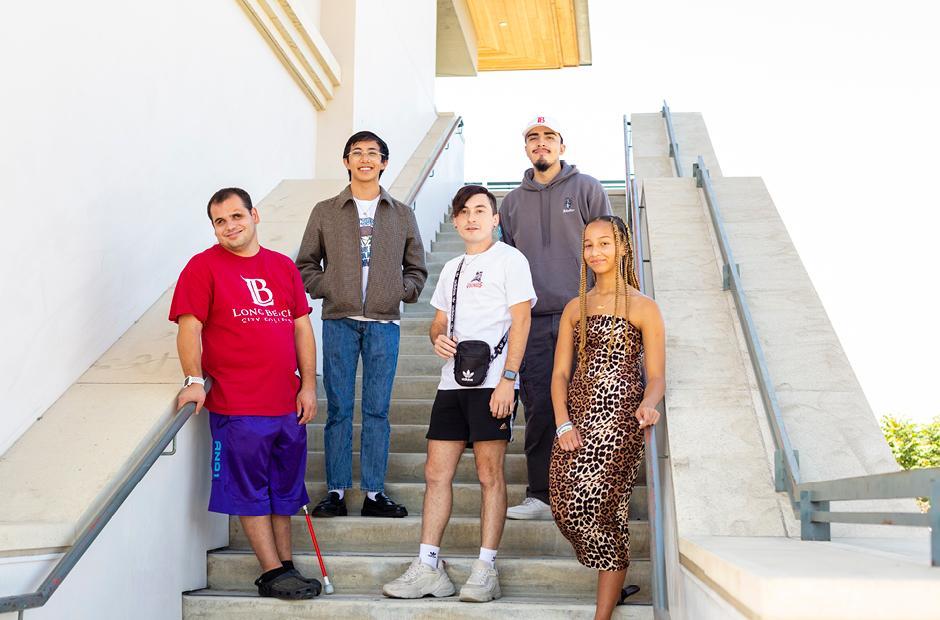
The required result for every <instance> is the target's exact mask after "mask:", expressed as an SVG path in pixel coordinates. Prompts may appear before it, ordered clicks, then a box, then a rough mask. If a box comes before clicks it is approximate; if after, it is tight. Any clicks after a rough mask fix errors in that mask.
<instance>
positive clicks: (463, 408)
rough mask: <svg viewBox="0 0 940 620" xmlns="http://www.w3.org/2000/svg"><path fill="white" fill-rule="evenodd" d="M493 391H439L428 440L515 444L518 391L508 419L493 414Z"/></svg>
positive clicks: (480, 389)
mask: <svg viewBox="0 0 940 620" xmlns="http://www.w3.org/2000/svg"><path fill="white" fill-rule="evenodd" d="M492 395H493V388H473V389H465V390H438V391H437V396H435V397H434V406H433V407H431V423H430V425H429V426H428V434H427V435H426V436H425V437H426V438H427V439H439V440H442V441H466V442H467V443H468V444H471V443H473V442H474V441H491V440H494V439H502V440H504V441H512V424H513V422H514V421H515V419H516V407H517V406H518V405H519V390H516V391H515V403H514V404H513V407H512V413H511V414H509V417H507V418H494V417H493V414H492V413H491V412H490V397H491V396H492Z"/></svg>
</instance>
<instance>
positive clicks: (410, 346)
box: [398, 333, 444, 364]
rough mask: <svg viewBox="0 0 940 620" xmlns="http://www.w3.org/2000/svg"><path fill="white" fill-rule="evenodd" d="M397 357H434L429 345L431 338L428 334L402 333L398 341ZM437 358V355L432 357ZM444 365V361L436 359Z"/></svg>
mask: <svg viewBox="0 0 940 620" xmlns="http://www.w3.org/2000/svg"><path fill="white" fill-rule="evenodd" d="M398 354H399V355H434V347H433V346H432V345H431V338H430V337H429V336H428V334H415V335H411V334H405V333H402V335H401V338H400V340H399V341H398ZM434 357H437V355H434ZM437 359H439V360H440V361H441V364H443V363H444V360H443V359H441V358H439V357H437Z"/></svg>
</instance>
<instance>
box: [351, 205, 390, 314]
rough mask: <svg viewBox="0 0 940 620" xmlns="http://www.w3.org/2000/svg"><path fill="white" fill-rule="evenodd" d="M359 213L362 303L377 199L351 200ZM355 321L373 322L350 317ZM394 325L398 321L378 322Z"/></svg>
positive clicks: (367, 279)
mask: <svg viewBox="0 0 940 620" xmlns="http://www.w3.org/2000/svg"><path fill="white" fill-rule="evenodd" d="M353 200H354V201H355V202H356V209H357V210H358V211H359V260H360V261H361V262H362V301H363V302H365V300H366V286H367V285H368V284H369V263H370V262H371V261H372V230H373V228H374V227H375V209H376V207H378V206H379V197H378V196H376V197H375V198H373V199H372V200H360V199H358V198H353ZM349 318H351V319H355V320H357V321H375V320H376V319H370V318H368V317H365V316H351V317H349ZM379 322H380V323H395V324H398V321H379Z"/></svg>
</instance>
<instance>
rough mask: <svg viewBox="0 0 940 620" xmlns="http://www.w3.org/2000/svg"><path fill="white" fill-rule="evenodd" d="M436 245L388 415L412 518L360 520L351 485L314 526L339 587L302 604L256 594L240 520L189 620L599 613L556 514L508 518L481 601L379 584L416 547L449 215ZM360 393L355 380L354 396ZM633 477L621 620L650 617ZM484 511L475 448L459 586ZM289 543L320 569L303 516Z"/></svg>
mask: <svg viewBox="0 0 940 620" xmlns="http://www.w3.org/2000/svg"><path fill="white" fill-rule="evenodd" d="M611 202H612V204H613V206H614V212H615V213H617V214H619V215H621V216H623V215H624V209H625V197H624V195H623V191H622V190H621V191H620V192H619V194H617V193H616V192H614V193H612V195H611ZM429 249H430V250H431V251H430V253H429V254H428V270H429V272H430V274H431V275H430V277H429V280H428V283H427V286H426V287H425V289H424V292H423V293H422V294H421V297H420V300H419V302H418V303H416V304H409V305H407V306H406V307H405V313H404V315H403V317H402V321H401V350H400V358H399V363H398V374H397V377H396V379H395V385H394V388H393V393H392V404H391V409H390V412H389V417H390V420H391V423H392V434H391V453H390V455H389V467H388V475H387V484H386V489H387V491H388V493H389V495H390V496H391V497H392V498H393V499H395V500H396V501H398V502H402V503H404V504H405V505H406V506H407V507H408V510H409V513H410V516H408V517H407V518H404V519H374V518H363V517H360V516H358V513H359V508H360V506H361V505H362V493H361V492H360V491H359V490H358V489H355V490H351V491H348V492H347V496H346V502H347V506H349V509H350V516H348V517H345V518H336V519H317V520H315V522H314V527H315V528H316V530H317V537H318V540H319V542H320V547H321V550H322V552H323V554H324V560H325V562H326V564H327V568H328V570H329V571H330V574H331V580H332V581H333V583H334V585H335V587H336V593H335V594H333V595H330V596H321V597H320V598H318V599H315V600H312V601H300V602H287V601H278V600H274V599H263V598H260V597H258V596H257V595H256V594H255V591H254V588H253V586H252V581H253V580H254V579H255V578H256V577H257V575H258V570H259V569H258V564H257V561H256V560H255V558H254V556H253V554H252V553H251V551H250V547H249V545H248V541H247V539H246V538H245V536H244V533H243V532H242V530H241V528H240V526H239V523H238V520H237V519H232V520H231V523H230V542H229V546H228V547H227V548H224V549H219V550H216V551H213V552H211V553H209V557H208V587H207V588H206V589H204V590H199V591H196V592H190V593H187V594H185V595H184V596H183V617H184V618H188V619H197V618H199V619H222V618H226V619H228V618H253V619H254V618H300V617H303V618H383V619H385V618H505V617H510V616H515V615H518V614H528V615H533V616H534V615H537V616H538V617H539V618H541V619H544V620H547V619H551V618H559V619H561V618H565V619H567V618H592V617H593V615H594V611H593V609H594V589H595V584H596V572H595V571H592V570H589V569H587V568H585V567H583V566H581V565H580V564H579V563H578V562H577V560H576V559H575V558H574V555H573V552H572V549H571V546H570V545H569V543H568V541H566V540H565V539H564V538H563V537H562V536H561V534H560V533H559V532H558V529H557V528H556V527H555V524H554V523H553V522H551V521H507V523H506V529H505V533H504V535H503V540H502V544H501V545H500V554H499V559H498V561H497V562H498V567H499V569H500V582H501V585H502V589H503V594H504V596H503V598H502V599H500V600H498V601H494V602H491V603H487V604H483V605H474V604H470V603H461V602H459V601H458V600H457V598H456V597H450V598H447V599H422V600H417V601H398V600H392V599H386V598H385V597H383V596H382V594H381V587H382V584H383V583H385V582H387V581H391V580H392V579H394V578H395V577H397V576H398V575H400V574H401V573H402V572H404V570H405V569H406V568H407V566H408V564H409V563H410V562H411V560H412V559H413V558H414V557H415V556H416V555H417V550H418V544H419V542H420V540H419V538H420V528H421V516H420V512H421V505H422V501H423V496H424V474H423V469H424V462H425V451H426V440H425V439H424V434H425V432H426V430H427V421H428V417H429V415H430V410H431V404H432V402H433V399H434V394H435V391H436V389H437V384H438V379H439V376H440V367H441V360H440V359H439V358H437V357H436V356H435V355H434V354H433V353H432V351H431V346H430V343H429V341H428V330H429V328H430V322H431V317H432V316H433V314H434V310H433V308H432V307H431V306H430V303H429V302H430V298H431V295H432V293H433V291H434V287H435V285H436V284H437V277H438V275H439V273H440V270H441V267H442V266H443V264H444V263H445V262H446V261H447V260H449V259H450V258H453V257H454V256H457V255H458V254H460V253H462V250H463V243H462V242H461V241H460V238H459V237H458V236H457V234H456V232H455V231H454V230H453V227H452V226H451V225H450V224H449V223H448V222H444V223H442V224H441V227H440V230H439V232H438V233H437V235H436V238H435V239H434V240H432V241H431V244H430V248H429ZM320 390H321V400H320V413H319V416H318V418H317V423H316V424H312V425H310V428H309V449H310V459H309V466H308V467H309V468H308V473H307V481H308V482H307V486H308V490H309V493H310V496H311V499H312V501H313V502H316V501H318V499H319V498H320V497H321V496H322V494H323V493H324V492H325V490H326V489H325V484H324V481H323V479H324V473H323V472H324V466H323V459H324V455H323V423H324V422H325V417H326V400H325V398H323V390H322V385H321V386H320ZM358 390H359V388H358V387H357V393H359V391H358ZM359 406H360V402H359V401H358V400H357V402H356V418H355V422H356V424H357V425H356V428H355V429H354V446H353V450H354V451H356V450H358V445H359V429H360V427H359V426H358V423H359V420H360V412H359ZM523 419H524V412H523V411H522V407H521V406H520V409H519V415H518V417H517V421H516V425H517V426H516V429H515V430H516V433H515V436H516V441H514V442H513V443H512V444H510V446H509V453H508V455H507V458H506V478H507V483H508V484H509V502H510V505H513V504H515V503H517V502H519V501H521V500H522V498H523V497H524V496H525V486H526V468H525V455H524V454H523V450H522V446H523V440H522V437H523V433H524V430H525V427H524V425H523ZM353 463H354V470H353V481H354V482H356V481H357V480H358V476H359V473H358V453H357V454H355V455H354V458H353ZM637 484H638V487H637V488H636V490H635V492H634V494H633V499H632V504H631V517H632V519H634V520H633V521H631V524H630V531H631V540H632V553H633V564H632V566H631V568H630V572H629V574H628V577H627V582H628V583H635V584H637V585H639V586H640V588H641V591H640V593H639V594H637V595H634V596H633V597H631V603H632V604H631V605H628V606H625V607H621V608H619V609H618V610H617V612H616V614H615V617H617V618H652V610H651V608H650V607H649V606H648V604H649V600H650V593H649V581H650V565H649V530H648V526H647V522H646V517H647V497H646V487H645V486H643V485H645V472H643V471H642V470H641V473H640V477H639V479H638V483H637ZM479 513H480V491H479V485H478V484H477V479H476V472H475V469H474V463H473V454H472V452H471V451H467V452H466V453H465V454H464V456H463V457H462V459H461V462H460V465H459V468H458V472H457V477H456V480H455V484H454V509H453V516H452V518H451V521H450V524H449V525H448V527H447V531H446V532H445V535H444V540H443V544H442V549H441V551H442V557H443V558H444V560H445V561H446V562H447V564H448V572H449V573H450V576H451V579H452V580H453V581H454V583H455V584H456V585H457V586H458V587H459V586H460V584H462V583H463V582H464V581H466V579H467V577H468V575H469V572H470V565H471V563H472V561H473V559H474V558H475V557H476V554H477V551H478V549H479V546H480V540H479V536H480V532H479ZM293 541H294V549H295V553H296V555H295V562H296V563H297V564H298V566H299V568H300V569H301V570H302V571H303V572H304V574H306V575H310V576H317V577H319V576H320V573H319V567H318V566H317V560H316V556H315V554H314V553H313V549H312V546H311V543H310V539H309V535H308V533H307V531H306V524H305V523H304V519H303V517H302V516H296V517H294V520H293Z"/></svg>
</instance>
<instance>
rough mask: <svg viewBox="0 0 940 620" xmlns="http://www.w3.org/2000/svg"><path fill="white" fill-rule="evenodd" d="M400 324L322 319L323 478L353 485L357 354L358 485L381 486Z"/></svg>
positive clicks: (336, 484) (368, 488) (334, 485)
mask: <svg viewBox="0 0 940 620" xmlns="http://www.w3.org/2000/svg"><path fill="white" fill-rule="evenodd" d="M399 337H400V329H399V327H398V325H395V324H394V323H378V322H375V321H356V320H353V319H326V320H324V321H323V386H324V387H325V388H326V402H327V416H326V429H325V431H324V438H323V439H324V448H325V451H326V484H327V488H329V489H348V488H350V487H352V429H353V409H354V408H355V400H356V366H358V364H359V356H360V355H361V356H362V438H361V439H362V441H361V448H360V451H359V465H360V470H361V477H360V482H359V487H360V488H361V489H362V490H363V491H381V490H383V488H384V487H385V472H386V470H387V469H388V443H389V432H390V429H389V424H388V405H389V402H390V401H391V398H392V382H393V381H394V379H395V369H396V368H397V366H398V342H399Z"/></svg>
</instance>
